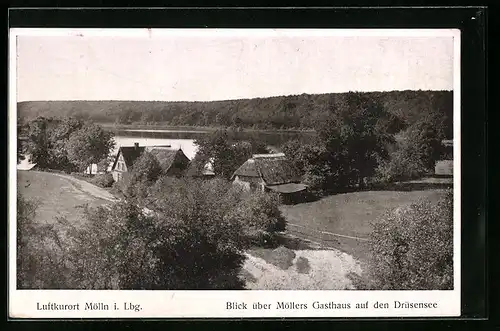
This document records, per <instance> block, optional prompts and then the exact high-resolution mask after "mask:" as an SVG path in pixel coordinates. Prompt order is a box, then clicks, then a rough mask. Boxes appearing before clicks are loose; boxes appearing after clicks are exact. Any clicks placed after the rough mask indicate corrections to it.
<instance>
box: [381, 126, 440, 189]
mask: <svg viewBox="0 0 500 331" xmlns="http://www.w3.org/2000/svg"><path fill="white" fill-rule="evenodd" d="M435 123H436V120H435V119H433V118H432V117H429V118H425V119H423V120H421V121H418V122H417V123H415V124H414V125H412V126H410V127H409V128H408V129H407V130H406V131H405V132H404V133H403V134H402V135H400V140H399V142H398V144H397V149H396V150H395V151H394V152H393V153H391V156H390V159H389V160H385V161H384V162H382V163H381V164H380V166H379V168H378V170H377V172H378V174H377V177H379V178H380V180H382V181H384V182H391V181H397V180H408V179H414V178H419V177H422V176H423V175H425V174H428V173H432V172H433V171H434V165H435V164H436V161H438V160H439V159H440V157H441V156H442V155H443V150H444V147H443V145H442V140H443V134H442V131H440V129H439V127H438V128H436V127H435V126H436V124H435Z"/></svg>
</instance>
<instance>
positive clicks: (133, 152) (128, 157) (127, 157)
mask: <svg viewBox="0 0 500 331" xmlns="http://www.w3.org/2000/svg"><path fill="white" fill-rule="evenodd" d="M143 152H144V147H138V146H126V147H120V149H119V150H118V154H117V155H116V158H115V162H114V163H113V167H112V168H111V169H114V168H115V166H116V162H117V161H118V158H119V157H120V155H122V156H123V160H124V161H125V165H126V166H127V168H130V167H132V165H133V164H134V162H135V160H136V159H137V158H138V157H139V156H141V155H142V153H143Z"/></svg>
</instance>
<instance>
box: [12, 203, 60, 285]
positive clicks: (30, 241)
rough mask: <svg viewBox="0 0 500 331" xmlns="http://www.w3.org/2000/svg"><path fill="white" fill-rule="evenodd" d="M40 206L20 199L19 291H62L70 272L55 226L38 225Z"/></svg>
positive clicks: (18, 224)
mask: <svg viewBox="0 0 500 331" xmlns="http://www.w3.org/2000/svg"><path fill="white" fill-rule="evenodd" d="M36 209H37V203H36V202H34V201H31V200H29V199H26V198H24V197H23V196H21V195H20V194H19V193H18V195H17V288H19V289H41V288H43V289H60V288H64V286H65V284H66V275H67V272H66V271H67V270H66V269H65V266H64V264H63V263H62V261H63V255H62V254H61V252H62V251H61V241H60V238H59V236H58V234H57V231H56V230H55V224H39V223H37V222H36V220H35V217H36Z"/></svg>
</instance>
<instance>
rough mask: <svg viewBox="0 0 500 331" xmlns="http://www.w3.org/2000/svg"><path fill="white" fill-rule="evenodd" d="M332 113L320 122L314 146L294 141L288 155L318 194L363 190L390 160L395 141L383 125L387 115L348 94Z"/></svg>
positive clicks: (359, 96) (334, 101) (287, 147)
mask: <svg viewBox="0 0 500 331" xmlns="http://www.w3.org/2000/svg"><path fill="white" fill-rule="evenodd" d="M328 109H329V112H328V113H325V114H323V116H321V117H320V118H317V122H316V124H315V126H316V131H317V137H316V139H315V141H314V142H313V143H312V144H301V143H299V142H298V141H293V142H290V143H288V144H286V145H285V146H284V152H285V154H286V155H287V156H288V157H289V158H290V159H291V160H292V162H293V163H294V164H295V165H296V166H297V167H298V169H301V170H302V173H303V179H304V181H305V182H306V183H307V184H309V185H310V187H311V189H312V190H317V191H318V192H327V191H339V190H343V189H346V188H351V187H360V188H362V187H363V186H364V182H365V179H366V178H370V177H372V176H374V175H375V172H376V169H377V166H378V164H379V163H380V162H381V160H384V159H386V158H387V157H388V152H387V145H388V144H389V143H390V142H391V141H392V140H393V137H392V135H390V134H388V133H387V132H386V131H385V129H386V125H385V124H384V122H383V121H382V119H384V118H385V116H386V113H385V111H384V109H383V108H381V107H380V106H379V105H378V104H377V103H375V102H374V101H373V100H370V99H368V98H366V97H364V96H363V95H362V94H360V93H352V92H350V93H346V94H344V95H343V96H342V97H337V98H335V99H331V100H330V101H329V102H328Z"/></svg>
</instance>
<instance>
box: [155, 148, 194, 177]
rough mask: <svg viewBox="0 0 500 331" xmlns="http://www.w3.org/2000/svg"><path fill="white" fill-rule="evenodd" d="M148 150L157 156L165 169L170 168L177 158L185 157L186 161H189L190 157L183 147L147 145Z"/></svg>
mask: <svg viewBox="0 0 500 331" xmlns="http://www.w3.org/2000/svg"><path fill="white" fill-rule="evenodd" d="M146 151H147V152H149V153H151V154H152V155H153V156H155V157H156V159H157V160H158V162H159V163H160V165H161V167H162V169H163V170H164V171H167V170H168V169H170V168H171V167H172V165H173V164H174V162H175V160H176V159H177V158H179V159H184V161H185V162H186V163H187V162H189V159H188V157H187V156H186V155H185V154H184V152H183V151H182V150H181V149H174V148H169V147H156V146H153V147H147V148H146Z"/></svg>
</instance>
